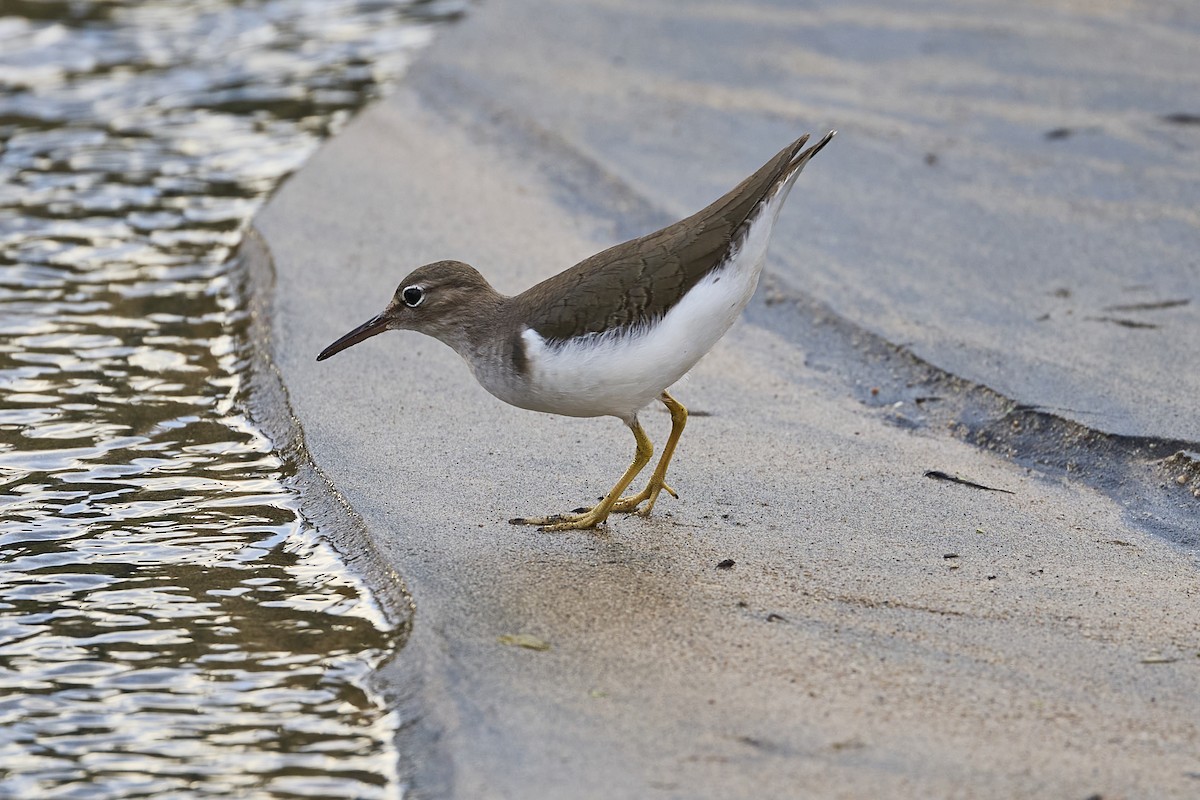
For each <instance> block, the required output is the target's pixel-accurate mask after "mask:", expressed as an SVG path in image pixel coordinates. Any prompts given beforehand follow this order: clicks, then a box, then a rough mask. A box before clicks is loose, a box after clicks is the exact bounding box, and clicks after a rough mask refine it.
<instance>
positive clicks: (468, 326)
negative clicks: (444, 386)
mask: <svg viewBox="0 0 1200 800" xmlns="http://www.w3.org/2000/svg"><path fill="white" fill-rule="evenodd" d="M501 300H503V296H502V295H500V294H499V293H498V292H497V291H496V290H495V289H493V288H492V286H491V284H489V283H488V282H487V280H486V279H485V278H484V277H483V276H482V275H480V274H479V272H478V271H477V270H476V269H475V268H474V267H472V266H470V265H469V264H464V263H462V262H461V261H435V262H434V263H432V264H426V265H425V266H423V267H418V268H417V269H415V270H413V271H412V273H410V274H409V276H408V277H407V278H405V279H404V280H403V281H401V282H400V285H399V286H398V287H396V294H395V295H394V296H393V297H392V300H391V302H390V303H388V305H387V308H385V309H384V310H383V312H382V313H380V314H378V315H376V316H374V317H372V318H371V319H369V320H367V321H366V322H364V323H363V324H362V325H359V326H358V327H357V328H355V329H354V330H352V331H350V332H349V333H347V334H346V335H345V336H343V337H341V338H340V339H338V340H337V341H336V342H334V343H333V344H331V345H329V346H328V347H326V348H325V349H324V350H322V351H321V354H320V355H318V356H317V361H324V360H325V359H327V358H329V357H330V356H332V355H336V354H337V353H340V352H341V351H343V350H345V349H346V348H347V347H351V346H352V345H356V344H358V343H359V342H361V341H363V340H364V339H369V338H371V337H372V336H374V335H375V334H377V333H383V332H384V331H417V332H418V333H424V334H427V335H429V336H432V337H434V338H436V339H439V340H441V341H443V342H445V343H446V344H448V345H450V346H451V347H453V348H454V349H455V350H459V349H460V345H461V344H464V343H466V342H467V341H468V340H469V339H470V338H472V337H471V334H472V331H473V326H474V325H475V324H476V323H477V322H478V321H479V320H481V319H482V318H483V317H485V316H486V314H487V312H488V311H489V310H490V309H492V308H494V307H495V306H497V305H498V304H499V303H500V301H501Z"/></svg>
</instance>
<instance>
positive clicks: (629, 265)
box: [513, 136, 830, 342]
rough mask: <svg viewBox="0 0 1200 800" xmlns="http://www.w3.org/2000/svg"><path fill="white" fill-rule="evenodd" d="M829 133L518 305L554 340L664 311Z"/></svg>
mask: <svg viewBox="0 0 1200 800" xmlns="http://www.w3.org/2000/svg"><path fill="white" fill-rule="evenodd" d="M829 139H830V136H825V137H824V138H823V139H822V140H821V141H820V142H818V143H817V144H815V145H814V146H813V147H811V148H809V149H808V150H807V151H804V152H801V148H803V147H804V145H805V143H806V142H807V140H808V136H803V137H801V138H800V139H797V140H796V141H795V142H793V143H792V144H790V145H788V146H787V147H785V148H784V149H783V150H781V151H780V152H779V153H778V154H777V155H776V156H775V157H774V158H772V159H771V160H770V161H768V162H767V163H766V164H764V165H763V166H762V167H761V168H760V169H759V170H758V171H757V172H755V173H754V174H753V175H751V176H750V177H749V178H747V179H746V180H744V181H742V182H741V183H740V184H738V186H736V187H735V188H734V189H733V190H731V191H730V192H728V193H727V194H726V195H724V196H723V197H721V198H720V199H718V200H717V201H716V202H714V203H712V204H711V205H709V206H708V207H707V208H705V209H703V210H701V211H699V212H697V213H695V214H693V215H692V216H690V217H688V218H686V219H683V220H681V221H679V222H676V223H675V224H673V225H669V226H667V227H666V228H663V229H662V230H659V231H655V232H654V233H650V234H647V235H645V236H642V237H640V238H638V239H633V240H631V241H628V242H625V243H623V244H619V245H616V246H614V247H610V248H609V249H607V250H604V251H602V252H600V253H597V254H596V255H594V256H592V257H590V258H587V259H585V260H583V261H581V262H579V263H578V264H576V265H575V266H573V267H571V268H570V269H568V270H566V271H565V272H561V273H559V274H558V275H555V276H554V277H552V278H549V279H547V280H545V281H543V282H541V283H539V284H537V285H536V286H533V287H532V288H530V289H528V290H526V291H525V292H523V293H522V294H520V295H518V296H517V297H515V298H513V300H514V306H516V307H517V309H519V311H518V313H521V314H522V315H523V316H524V318H525V319H526V321H527V324H528V325H529V327H531V328H532V329H533V330H535V331H536V332H537V333H538V334H539V335H541V336H542V337H543V338H544V339H546V340H547V341H550V342H561V341H565V340H567V339H571V338H574V337H577V336H584V335H587V334H592V333H600V332H602V331H610V330H614V329H616V330H620V329H627V328H630V327H633V326H637V325H639V324H643V323H647V322H650V321H652V320H655V319H658V318H660V317H662V316H663V315H664V314H666V313H667V311H669V310H670V309H671V307H672V306H674V305H675V303H677V302H678V301H679V299H680V298H682V297H683V296H684V294H686V293H687V291H688V290H689V289H691V288H692V287H693V286H695V285H696V283H698V282H699V281H700V280H701V279H702V278H703V277H704V276H705V275H707V274H708V273H709V272H710V271H712V270H713V269H715V268H717V267H718V266H720V265H721V264H722V263H723V262H724V261H725V259H726V258H727V257H728V255H729V254H730V252H731V251H732V249H733V248H735V247H736V246H737V245H739V244H740V243H741V239H742V237H743V236H744V235H745V233H746V229H747V228H748V223H749V221H750V220H751V219H752V218H753V217H754V214H755V212H756V211H757V210H758V209H759V207H760V206H761V205H762V204H763V203H764V202H765V201H766V200H768V199H769V198H770V197H772V196H773V195H774V194H775V191H776V190H777V189H778V188H779V187H780V186H781V185H782V184H783V183H784V182H785V181H786V180H787V179H788V178H790V177H792V176H794V175H795V173H797V172H798V171H799V170H800V169H802V168H803V167H804V164H805V163H807V161H808V159H809V158H811V157H812V156H813V155H815V154H816V152H817V151H818V150H820V149H821V148H822V147H824V146H825V144H826V143H827V142H828V141H829ZM600 312H602V313H600Z"/></svg>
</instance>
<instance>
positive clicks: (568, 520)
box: [509, 406, 682, 531]
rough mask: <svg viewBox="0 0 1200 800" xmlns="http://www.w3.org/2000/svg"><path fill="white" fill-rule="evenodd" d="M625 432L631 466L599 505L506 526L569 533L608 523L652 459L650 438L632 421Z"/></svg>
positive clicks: (517, 521) (511, 521) (516, 521)
mask: <svg viewBox="0 0 1200 800" xmlns="http://www.w3.org/2000/svg"><path fill="white" fill-rule="evenodd" d="M681 408H682V406H681ZM629 428H630V430H632V431H633V438H634V439H636V440H637V451H636V452H635V453H634V456H633V463H632V464H630V465H629V469H627V470H625V474H624V475H622V476H621V480H619V481H617V485H616V486H614V487H613V488H612V491H611V492H609V493H608V494H607V495H606V496H605V498H604V499H603V500H602V501H601V502H600V505H598V506H596V507H595V508H590V509H588V510H587V511H584V512H582V513H579V514H553V515H551V516H549V517H535V518H528V519H527V518H524V517H517V518H516V519H510V520H509V522H510V523H512V524H513V525H539V526H541V529H542V530H544V531H572V530H582V529H585V528H594V527H596V526H597V525H599V524H600V523H602V522H604V520H606V519H608V514H609V512H610V511H612V507H613V504H614V503H616V501H617V498H618V497H620V496H621V492H623V491H625V490H626V489H627V488H629V484H630V483H632V482H633V479H634V478H636V477H637V474H638V473H639V472H641V471H642V468H643V467H645V466H646V465H647V464H648V463H650V456H652V455H654V445H653V444H651V443H650V437H649V436H647V435H646V432H645V431H644V430H642V426H641V424H640V423H639V422H638V421H637V418H636V417H635V418H634V420H633V422H632V423H630V425H629Z"/></svg>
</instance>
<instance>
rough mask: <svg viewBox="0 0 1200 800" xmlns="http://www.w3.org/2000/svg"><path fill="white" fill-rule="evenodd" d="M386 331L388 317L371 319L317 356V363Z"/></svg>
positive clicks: (381, 315) (379, 316)
mask: <svg viewBox="0 0 1200 800" xmlns="http://www.w3.org/2000/svg"><path fill="white" fill-rule="evenodd" d="M386 330H387V316H386V315H385V314H380V315H378V316H376V317H371V319H369V320H367V321H366V322H364V323H363V324H362V325H359V326H358V327H357V328H355V329H354V330H352V331H350V332H349V333H347V334H346V335H345V336H343V337H342V338H340V339H338V340H337V341H336V342H334V343H333V344H331V345H329V347H326V348H325V349H324V350H322V351H321V355H319V356H317V361H324V360H325V359H327V358H329V357H330V356H332V355H336V354H338V353H340V352H342V351H343V350H345V349H346V348H347V347H350V346H352V345H356V344H358V343H359V342H361V341H362V340H363V339H370V338H371V337H372V336H374V335H375V334H377V333H383V332H384V331H386Z"/></svg>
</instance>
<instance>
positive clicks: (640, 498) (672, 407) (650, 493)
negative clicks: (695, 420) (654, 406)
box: [612, 392, 688, 517]
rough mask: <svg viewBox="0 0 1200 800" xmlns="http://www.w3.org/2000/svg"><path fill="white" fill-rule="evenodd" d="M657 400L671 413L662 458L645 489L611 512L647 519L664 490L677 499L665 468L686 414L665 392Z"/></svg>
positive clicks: (619, 504) (622, 500) (679, 404)
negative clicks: (630, 514)
mask: <svg viewBox="0 0 1200 800" xmlns="http://www.w3.org/2000/svg"><path fill="white" fill-rule="evenodd" d="M659 399H660V400H662V403H663V405H664V406H666V407H667V411H670V412H671V435H670V436H669V437H667V444H666V446H665V447H663V453H662V458H660V459H659V460H658V466H656V467H655V468H654V474H653V475H651V476H650V482H649V483H647V484H646V488H645V489H642V490H641V491H640V492H638V493H637V494H635V495H630V496H629V497H622V498H621V499H620V500H618V501H617V502H616V503H614V504H613V507H612V510H613V511H616V512H619V513H624V514H628V513H630V512H634V511H636V512H637V513H638V514H641V515H642V516H643V517H648V516H650V511H651V510H652V509H653V508H654V502H655V501H656V500H658V493H659V492H661V491H663V490H666V492H667V494H669V495H671V497H674V498H675V499H676V500H678V499H679V495H677V494H675V490H674V489H672V488H671V487H670V486H667V484H666V479H667V466H668V465H669V464H670V463H671V457H672V456H674V455H675V445H677V444H679V437H680V435H681V434H682V433H683V426H684V425H687V418H688V412H687V409H686V408H684V407H683V404H682V403H680V402H679V401H678V400H676V399H675V398H674V397H671V395H669V394H667V393H666V392H663V393H662V397H660V398H659ZM642 503H645V504H646V505H645V507H644V508H638V506H640V505H641V504H642Z"/></svg>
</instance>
